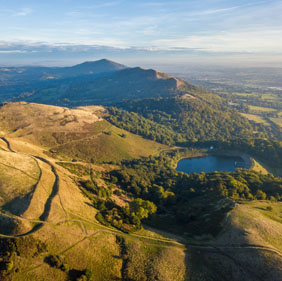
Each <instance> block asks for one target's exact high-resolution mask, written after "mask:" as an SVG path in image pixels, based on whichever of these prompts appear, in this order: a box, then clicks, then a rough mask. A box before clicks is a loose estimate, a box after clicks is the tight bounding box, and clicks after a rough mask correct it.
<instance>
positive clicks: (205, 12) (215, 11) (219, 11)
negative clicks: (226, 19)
mask: <svg viewBox="0 0 282 281" xmlns="http://www.w3.org/2000/svg"><path fill="white" fill-rule="evenodd" d="M238 8H239V6H236V7H230V8H224V9H212V10H203V11H198V12H192V13H190V14H188V16H208V15H215V14H222V13H226V12H229V11H233V10H235V9H238Z"/></svg>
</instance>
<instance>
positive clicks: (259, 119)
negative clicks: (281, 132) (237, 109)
mask: <svg viewBox="0 0 282 281" xmlns="http://www.w3.org/2000/svg"><path fill="white" fill-rule="evenodd" d="M241 115H243V116H244V117H246V118H247V119H249V120H252V121H255V122H256V123H261V124H264V125H269V122H268V121H267V120H266V119H264V118H263V117H262V116H260V115H255V114H249V113H241Z"/></svg>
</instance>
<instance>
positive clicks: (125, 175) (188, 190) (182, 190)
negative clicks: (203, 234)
mask: <svg viewBox="0 0 282 281" xmlns="http://www.w3.org/2000/svg"><path fill="white" fill-rule="evenodd" d="M111 182H114V183H117V184H118V185H119V186H120V188H121V189H123V190H124V191H125V192H127V193H129V194H131V195H132V196H134V197H135V198H136V197H138V198H141V199H142V200H147V201H148V200H150V201H152V202H153V203H154V204H155V205H156V206H157V215H154V216H153V219H154V224H156V223H158V222H157V221H158V218H163V217H164V216H165V217H166V216H167V217H168V218H174V219H176V220H177V221H178V222H184V223H185V224H188V226H187V227H188V228H189V223H193V224H195V223H198V227H200V231H207V229H208V228H204V229H203V228H202V227H203V225H202V222H203V221H202V216H204V215H205V214H207V213H213V212H215V211H218V209H215V205H216V204H219V205H220V209H221V210H222V212H221V214H220V213H219V214H217V215H215V216H214V218H213V219H215V218H218V216H221V218H222V215H223V214H224V213H225V211H228V210H229V207H230V204H231V203H230V204H229V205H228V204H227V205H226V203H223V202H226V200H227V199H231V200H254V199H257V200H264V199H268V200H272V201H277V200H282V179H281V178H277V177H274V176H273V175H271V174H268V175H262V174H260V173H257V172H255V171H251V170H245V169H238V170H236V171H235V172H232V173H228V172H213V173H209V174H206V173H204V172H202V173H200V174H196V173H193V174H185V173H182V172H177V171H176V170H175V169H174V168H173V167H172V166H171V162H170V161H168V160H167V158H166V157H149V158H144V159H141V160H133V161H125V162H124V163H123V164H122V168H121V169H120V170H115V171H113V172H111ZM224 199H226V200H224ZM222 200H223V201H222ZM220 202H221V203H220ZM230 202H231V201H230ZM152 214H153V212H152ZM148 222H150V221H148ZM180 225H181V224H180ZM206 227H207V226H206ZM195 229H196V228H195Z"/></svg>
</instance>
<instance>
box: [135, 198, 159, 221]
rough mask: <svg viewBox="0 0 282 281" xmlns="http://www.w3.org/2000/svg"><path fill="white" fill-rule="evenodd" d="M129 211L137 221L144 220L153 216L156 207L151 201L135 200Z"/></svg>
mask: <svg viewBox="0 0 282 281" xmlns="http://www.w3.org/2000/svg"><path fill="white" fill-rule="evenodd" d="M131 210H132V211H133V212H134V213H135V215H136V216H137V217H138V218H139V219H145V218H148V217H149V215H151V214H154V213H155V212H156V211H157V207H156V205H155V204H154V203H153V202H151V201H148V200H142V199H141V198H137V199H135V200H134V201H133V202H132V204H131Z"/></svg>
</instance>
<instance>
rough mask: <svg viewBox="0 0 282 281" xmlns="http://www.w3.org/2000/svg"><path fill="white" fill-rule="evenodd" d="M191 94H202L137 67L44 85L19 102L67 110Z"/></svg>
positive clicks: (23, 96) (28, 91) (22, 97)
mask: <svg viewBox="0 0 282 281" xmlns="http://www.w3.org/2000/svg"><path fill="white" fill-rule="evenodd" d="M77 67H79V66H77ZM81 67H82V66H81ZM190 91H194V92H197V91H199V90H198V88H197V87H196V86H194V85H191V84H189V83H187V82H185V81H183V80H181V79H178V78H176V77H173V76H170V75H167V74H165V73H161V72H158V71H156V70H153V69H148V70H147V69H143V68H140V67H136V68H126V69H122V70H119V71H115V72H111V73H106V74H104V75H96V76H89V75H87V76H80V77H77V78H75V79H64V80H56V81H49V82H48V83H47V82H45V83H44V85H41V86H40V87H39V88H38V89H36V87H35V89H34V88H30V89H29V90H24V91H22V93H21V95H20V96H18V97H17V98H16V100H25V101H28V102H37V103H44V104H54V105H64V106H79V105H91V104H103V105H107V104H113V103H118V102H121V101H124V100H132V99H137V98H150V97H154V98H158V97H169V96H175V95H179V94H181V95H182V94H186V93H187V92H190Z"/></svg>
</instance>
